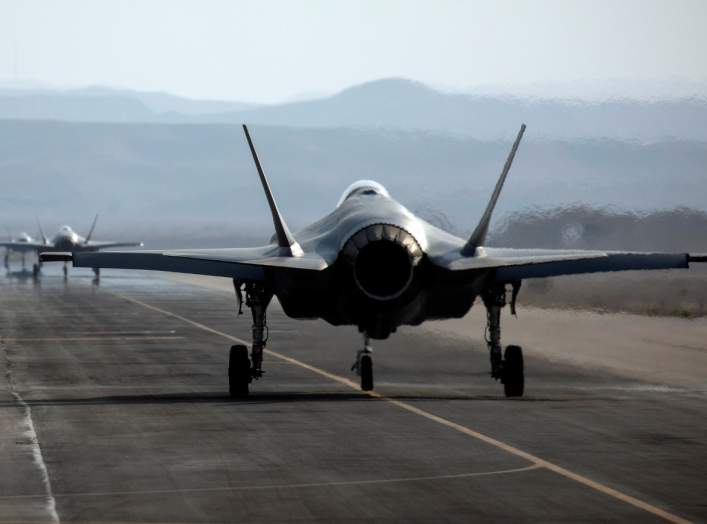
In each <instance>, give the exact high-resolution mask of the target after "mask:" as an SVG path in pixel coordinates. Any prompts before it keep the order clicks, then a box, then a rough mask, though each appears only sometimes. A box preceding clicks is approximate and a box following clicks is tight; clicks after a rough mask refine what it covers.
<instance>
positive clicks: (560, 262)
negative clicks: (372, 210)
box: [443, 247, 707, 282]
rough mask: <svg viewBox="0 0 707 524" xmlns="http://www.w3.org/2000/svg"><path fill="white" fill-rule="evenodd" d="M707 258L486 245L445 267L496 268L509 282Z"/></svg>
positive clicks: (664, 266) (681, 265) (685, 263)
mask: <svg viewBox="0 0 707 524" xmlns="http://www.w3.org/2000/svg"><path fill="white" fill-rule="evenodd" d="M705 261H707V257H705V255H690V254H688V253H641V252H625V251H583V250H555V249H505V248H488V247H487V248H483V251H481V253H480V256H474V257H463V258H457V259H455V260H452V261H450V262H448V263H446V264H443V266H444V267H446V268H447V269H450V270H452V271H468V270H494V280H496V281H499V282H510V281H514V280H523V279H525V278H543V277H552V276H560V275H576V274H580V273H603V272H610V271H628V270H642V269H673V268H687V267H688V266H689V263H690V262H705Z"/></svg>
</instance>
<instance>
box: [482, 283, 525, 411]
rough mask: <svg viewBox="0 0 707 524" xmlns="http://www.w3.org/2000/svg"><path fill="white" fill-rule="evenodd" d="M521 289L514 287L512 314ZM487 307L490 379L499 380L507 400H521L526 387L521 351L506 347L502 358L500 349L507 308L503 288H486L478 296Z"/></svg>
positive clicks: (497, 286)
mask: <svg viewBox="0 0 707 524" xmlns="http://www.w3.org/2000/svg"><path fill="white" fill-rule="evenodd" d="M519 288H520V284H519V283H515V284H514V285H513V295H512V299H511V313H512V314H515V299H516V297H517V295H518V290H519ZM481 298H482V299H483V301H484V306H486V344H487V346H488V349H489V356H490V359H491V377H492V378H495V379H496V380H500V381H501V383H502V384H503V391H504V393H505V395H506V397H522V396H523V391H524V388H525V376H524V369H523V349H522V348H521V347H520V346H507V347H506V351H505V355H504V354H503V353H502V346H501V310H502V309H503V308H504V307H505V306H506V286H505V284H497V285H493V286H490V287H489V288H487V289H486V290H485V291H484V292H483V293H482V295H481Z"/></svg>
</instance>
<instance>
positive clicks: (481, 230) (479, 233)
mask: <svg viewBox="0 0 707 524" xmlns="http://www.w3.org/2000/svg"><path fill="white" fill-rule="evenodd" d="M524 132H525V124H522V125H521V126H520V131H518V136H516V140H515V142H513V147H512V148H511V152H510V153H509V154H508V158H507V159H506V164H505V165H504V166H503V171H501V176H500V177H499V178H498V182H496V188H495V189H494V190H493V194H492V195H491V200H489V203H488V205H487V206H486V211H484V214H483V215H482V216H481V220H480V221H479V223H478V225H477V226H476V229H474V232H473V233H472V234H471V237H469V240H468V241H467V242H466V244H465V245H464V247H463V248H462V251H461V252H462V255H464V256H467V257H469V256H473V255H474V253H475V252H476V248H477V247H479V246H481V245H483V243H484V241H485V240H486V235H487V234H488V232H489V224H490V222H491V215H493V210H494V208H495V207H496V202H497V201H498V197H499V195H500V194H501V189H503V183H504V182H505V181H506V177H507V176H508V171H510V169H511V164H513V158H514V157H515V156H516V151H517V150H518V145H519V144H520V140H521V138H523V133H524Z"/></svg>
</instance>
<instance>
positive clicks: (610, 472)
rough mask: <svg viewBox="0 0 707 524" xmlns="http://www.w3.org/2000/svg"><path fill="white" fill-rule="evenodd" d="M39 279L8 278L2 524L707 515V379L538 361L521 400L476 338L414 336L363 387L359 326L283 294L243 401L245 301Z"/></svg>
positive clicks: (1, 375) (388, 354)
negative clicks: (231, 361) (287, 309)
mask: <svg viewBox="0 0 707 524" xmlns="http://www.w3.org/2000/svg"><path fill="white" fill-rule="evenodd" d="M44 273H45V274H44V275H43V277H42V278H41V280H40V281H39V282H38V283H35V282H33V280H32V278H31V277H29V276H28V275H23V274H21V273H14V274H12V275H10V276H8V277H3V278H0V381H2V387H0V428H2V432H1V434H0V470H1V471H2V475H0V522H10V521H12V522H17V521H28V522H472V521H474V522H597V521H602V522H627V521H631V522H665V521H669V522H688V521H697V522H699V521H707V500H706V495H707V446H706V445H705V438H706V437H705V435H707V431H706V430H707V406H706V404H705V400H706V399H707V391H706V390H705V388H700V387H694V386H691V387H685V388H677V387H668V386H665V385H661V384H652V383H647V382H642V381H639V380H630V379H627V378H625V377H618V376H612V375H610V374H607V373H606V372H605V371H597V370H593V369H589V368H585V367H578V366H571V365H569V364H567V363H566V362H565V363H558V362H555V361H553V360H552V359H545V358H541V357H537V356H532V355H529V356H527V357H526V396H525V397H524V398H523V399H520V400H508V399H505V398H504V397H503V394H502V388H501V386H500V385H499V384H497V383H495V382H494V381H492V380H491V379H490V378H489V376H488V357H487V353H486V349H485V347H484V345H483V343H482V339H481V334H479V336H478V337H477V338H475V339H472V340H464V339H462V338H459V337H444V336H439V335H437V334H435V333H434V332H432V331H429V330H424V329H415V328H408V329H401V330H400V332H399V333H397V334H396V335H394V336H393V337H391V338H390V339H389V340H386V341H378V342H376V343H375V344H374V370H375V381H376V391H375V393H374V394H373V395H368V394H365V393H362V392H360V391H358V390H357V387H356V378H355V377H354V376H353V375H352V373H351V372H350V371H349V368H350V365H351V363H352V362H353V360H354V354H355V351H356V350H357V349H359V346H360V345H361V340H360V337H359V335H358V333H357V332H356V330H355V328H344V327H340V328H335V327H332V326H328V325H327V324H325V323H323V322H319V321H306V322H300V321H293V320H290V319H288V318H286V317H285V316H284V315H283V314H282V312H281V311H280V310H279V308H277V307H273V308H271V310H270V311H269V313H270V314H269V326H270V341H269V346H268V347H269V349H270V351H269V352H268V353H267V355H266V357H265V371H266V374H265V377H264V379H262V380H260V381H258V382H256V383H255V384H254V385H253V386H252V388H251V391H252V396H251V398H249V399H247V400H237V401H235V400H231V399H230V398H229V397H228V395H227V393H226V392H227V383H226V367H227V352H228V348H229V347H230V345H231V344H234V343H237V340H238V339H245V340H249V336H250V315H249V314H248V311H247V310H245V311H244V315H243V316H241V317H240V318H236V315H235V313H236V311H235V298H234V296H233V295H232V293H227V292H224V291H223V290H220V289H209V288H205V287H200V286H196V285H193V284H192V285H190V284H187V283H176V282H174V281H170V280H168V279H166V278H164V277H163V276H160V275H148V274H146V273H128V272H109V271H106V272H105V273H104V275H103V277H102V279H101V282H100V285H95V284H93V283H92V280H91V277H90V276H89V275H90V273H88V272H81V271H79V270H75V271H74V272H73V274H72V275H71V276H70V278H69V280H68V282H64V280H63V279H62V277H61V276H60V272H59V271H58V268H57V267H56V266H55V267H51V268H49V267H47V268H45V270H44ZM476 314H483V310H482V309H479V310H478V311H477V312H476ZM552 335H553V334H552V332H548V337H551V336H552ZM571 345H572V344H571V340H568V347H571Z"/></svg>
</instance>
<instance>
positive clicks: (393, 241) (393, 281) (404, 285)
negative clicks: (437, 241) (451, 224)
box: [341, 224, 422, 300]
mask: <svg viewBox="0 0 707 524" xmlns="http://www.w3.org/2000/svg"><path fill="white" fill-rule="evenodd" d="M341 253H342V257H343V259H344V260H345V261H346V262H347V263H348V264H349V265H350V266H351V267H352V268H353V277H354V281H355V282H356V286H358V288H359V289H360V290H361V291H362V292H363V293H364V294H365V295H366V296H368V297H369V298H372V299H375V300H393V299H395V298H398V297H399V296H400V295H402V294H403V293H404V292H405V291H406V290H407V289H408V288H409V287H410V284H411V283H412V279H413V276H414V270H415V266H417V264H418V263H419V262H420V260H422V249H420V245H419V244H418V243H417V241H416V240H415V238H414V237H413V236H412V235H411V234H410V233H408V232H407V231H405V230H404V229H401V228H399V227H397V226H391V225H388V224H374V225H371V226H368V227H366V228H364V229H361V230H360V231H358V232H357V233H356V234H354V235H353V236H351V238H349V239H348V240H347V241H346V244H344V248H343V249H342V250H341Z"/></svg>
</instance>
